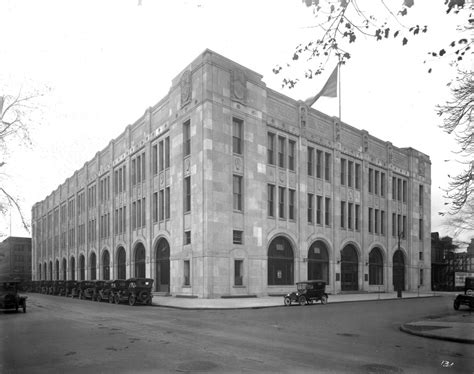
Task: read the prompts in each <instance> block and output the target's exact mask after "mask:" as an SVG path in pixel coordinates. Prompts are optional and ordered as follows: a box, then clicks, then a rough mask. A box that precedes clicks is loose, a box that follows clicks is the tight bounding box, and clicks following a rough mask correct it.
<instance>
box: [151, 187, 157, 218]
mask: <svg viewBox="0 0 474 374" xmlns="http://www.w3.org/2000/svg"><path fill="white" fill-rule="evenodd" d="M152 217H153V222H156V221H158V192H154V193H153V214H152Z"/></svg>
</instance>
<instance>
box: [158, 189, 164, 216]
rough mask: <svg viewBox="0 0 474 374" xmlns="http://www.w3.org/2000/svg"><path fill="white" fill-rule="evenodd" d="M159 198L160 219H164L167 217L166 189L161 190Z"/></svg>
mask: <svg viewBox="0 0 474 374" xmlns="http://www.w3.org/2000/svg"><path fill="white" fill-rule="evenodd" d="M159 199H160V200H159V202H160V204H159V208H158V209H159V211H160V221H163V220H164V219H165V190H160V195H159Z"/></svg>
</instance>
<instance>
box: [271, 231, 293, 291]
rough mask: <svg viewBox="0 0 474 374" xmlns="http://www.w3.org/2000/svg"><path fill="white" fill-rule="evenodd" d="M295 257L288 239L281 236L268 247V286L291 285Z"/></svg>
mask: <svg viewBox="0 0 474 374" xmlns="http://www.w3.org/2000/svg"><path fill="white" fill-rule="evenodd" d="M293 266H294V257H293V249H292V248H291V244H290V242H289V241H288V239H286V238H284V237H282V236H279V237H276V238H275V239H273V240H272V242H271V243H270V246H269V247H268V285H291V284H294V280H293Z"/></svg>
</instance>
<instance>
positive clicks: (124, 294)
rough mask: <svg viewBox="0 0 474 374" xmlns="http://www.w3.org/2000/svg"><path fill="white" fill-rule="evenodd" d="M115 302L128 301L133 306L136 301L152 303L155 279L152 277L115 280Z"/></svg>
mask: <svg viewBox="0 0 474 374" xmlns="http://www.w3.org/2000/svg"><path fill="white" fill-rule="evenodd" d="M114 283H115V287H114V288H113V292H114V302H115V304H119V303H121V302H128V304H129V305H131V306H133V305H135V304H136V303H139V304H146V305H151V301H152V298H153V295H152V293H151V290H152V287H153V279H150V278H130V279H127V280H125V281H115V282H114Z"/></svg>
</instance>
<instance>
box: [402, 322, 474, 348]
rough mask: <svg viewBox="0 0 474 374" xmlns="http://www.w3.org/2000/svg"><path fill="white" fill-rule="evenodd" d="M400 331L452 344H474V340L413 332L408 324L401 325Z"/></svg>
mask: <svg viewBox="0 0 474 374" xmlns="http://www.w3.org/2000/svg"><path fill="white" fill-rule="evenodd" d="M447 327H448V326H447ZM400 331H403V332H406V333H407V334H410V335H415V336H422V337H424V338H430V339H438V340H446V341H450V342H455V343H463V344H474V339H465V338H456V337H451V336H441V335H435V334H427V333H424V332H422V331H415V330H412V329H411V328H410V327H409V326H408V325H407V324H403V325H400Z"/></svg>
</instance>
